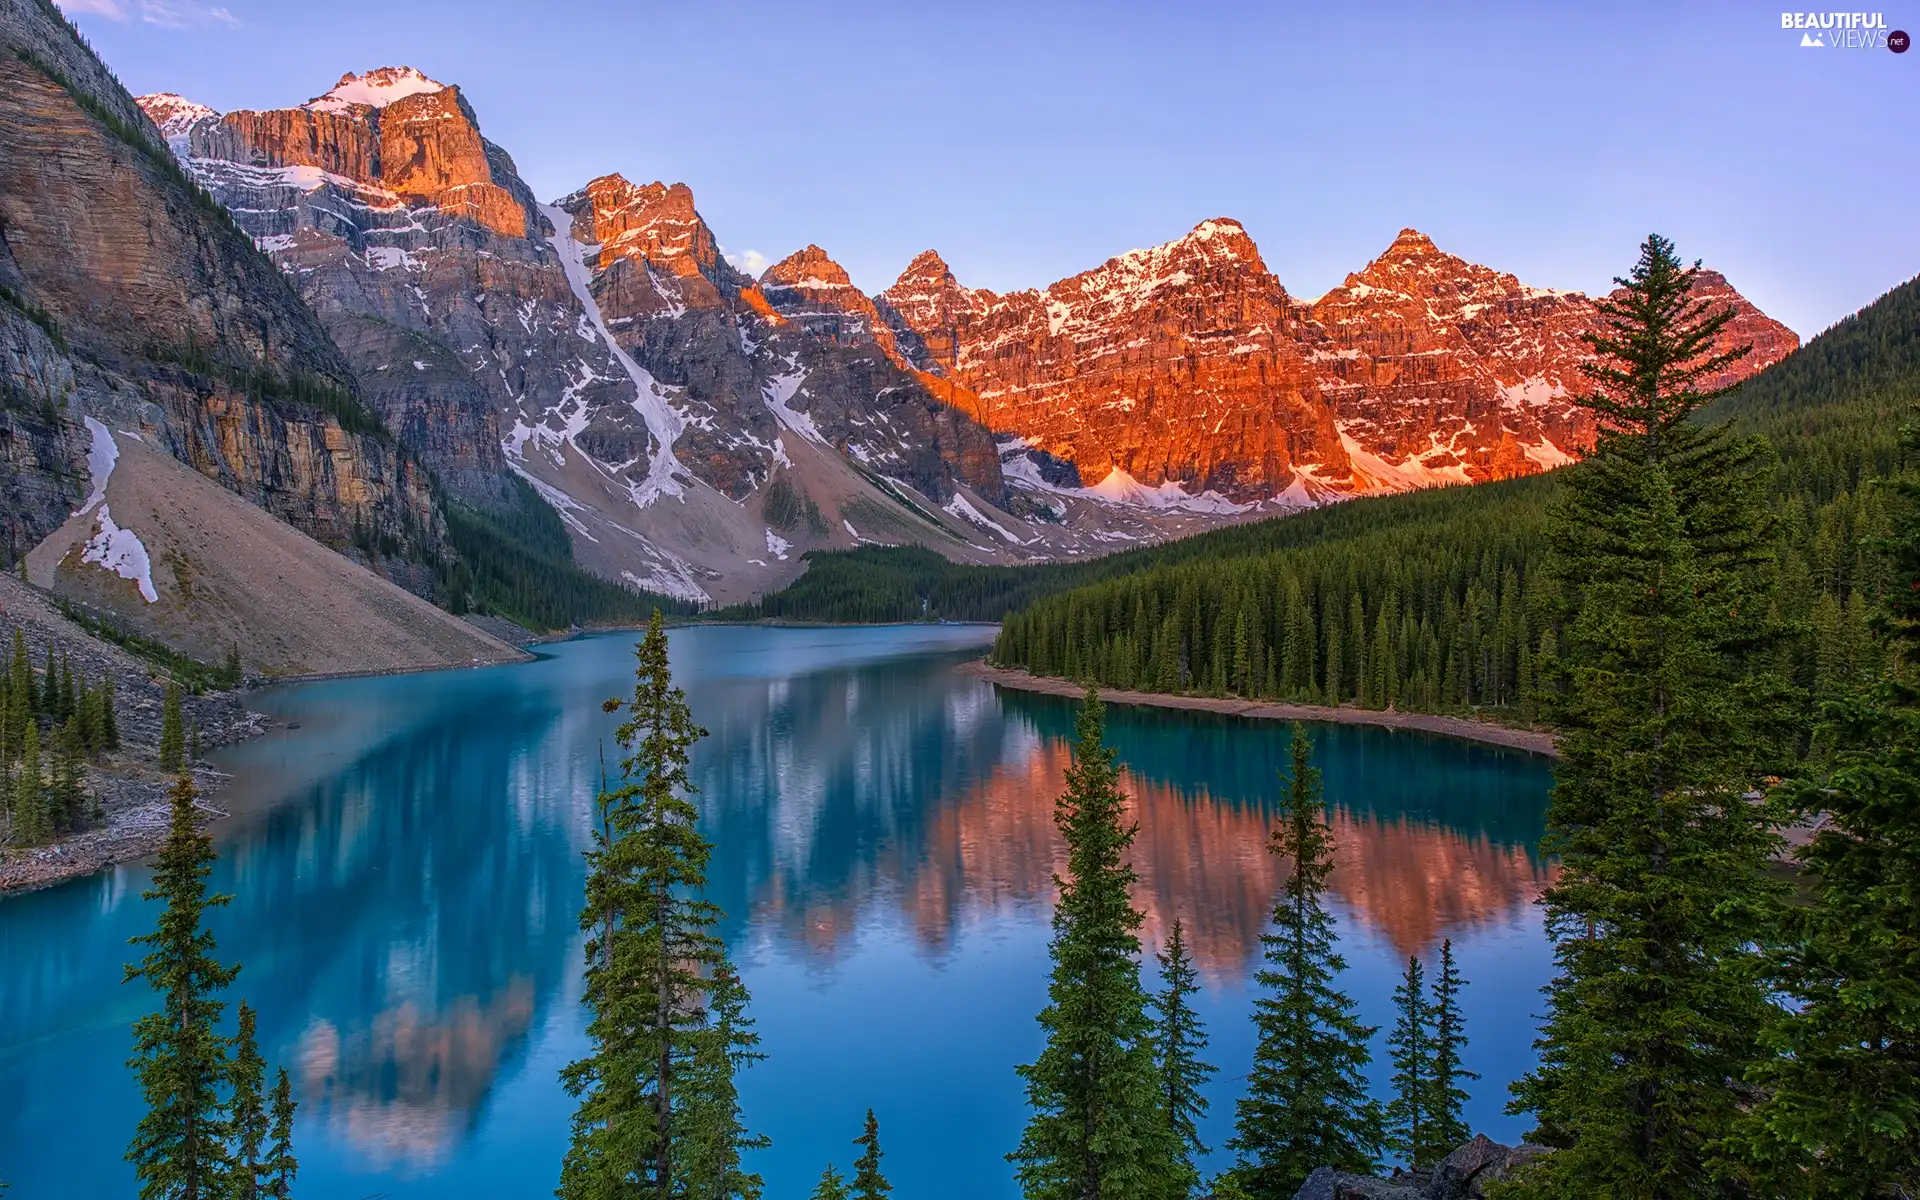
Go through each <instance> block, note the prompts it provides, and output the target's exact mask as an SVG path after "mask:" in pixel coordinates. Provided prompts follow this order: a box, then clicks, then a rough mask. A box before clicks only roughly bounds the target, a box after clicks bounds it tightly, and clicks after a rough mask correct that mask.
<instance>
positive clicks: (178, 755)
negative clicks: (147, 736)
mask: <svg viewBox="0 0 1920 1200" xmlns="http://www.w3.org/2000/svg"><path fill="white" fill-rule="evenodd" d="M186 752H187V736H186V729H185V727H184V726H183V725H182V724H181V720H180V681H179V680H178V679H169V680H167V695H166V699H165V700H164V701H163V702H162V703H161V707H160V769H161V770H162V771H178V770H179V769H180V768H181V767H182V766H183V765H184V764H185V760H186Z"/></svg>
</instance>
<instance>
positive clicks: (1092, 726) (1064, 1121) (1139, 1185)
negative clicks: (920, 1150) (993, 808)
mask: <svg viewBox="0 0 1920 1200" xmlns="http://www.w3.org/2000/svg"><path fill="white" fill-rule="evenodd" d="M1105 732H1106V730H1105V705H1103V704H1102V703H1101V701H1100V695H1099V692H1098V691H1097V690H1096V689H1095V688H1094V687H1093V685H1091V684H1089V685H1088V686H1087V691H1086V698H1085V699H1084V700H1083V701H1082V703H1081V706H1080V713H1079V717H1078V719H1077V721H1076V725H1075V734H1076V737H1075V742H1074V747H1073V763H1072V765H1071V766H1069V767H1068V768H1067V788H1066V791H1065V792H1064V793H1062V794H1061V796H1060V798H1059V799H1058V800H1057V801H1056V802H1055V804H1054V812H1053V819H1054V823H1055V824H1056V825H1057V826H1059V829H1060V833H1061V836H1062V839H1063V840H1064V841H1065V843H1066V850H1067V871H1066V874H1065V875H1064V876H1055V877H1054V886H1055V887H1056V888H1057V889H1058V890H1059V902H1058V904H1057V905H1056V906H1055V908H1054V912H1053V940H1052V942H1051V944H1050V946H1049V950H1050V953H1051V956H1052V959H1053V974H1052V980H1051V982H1050V983H1049V985H1048V988H1047V1006H1046V1008H1045V1009H1043V1010H1042V1011H1041V1013H1040V1017H1039V1021H1040V1027H1041V1028H1042V1029H1043V1030H1044V1031H1045V1033H1046V1046H1045V1048H1044V1049H1043V1050H1041V1052H1040V1057H1039V1058H1037V1059H1035V1060H1034V1061H1033V1062H1031V1063H1028V1064H1027V1065H1025V1066H1022V1067H1021V1068H1020V1077H1021V1079H1022V1080H1024V1081H1025V1082H1026V1085H1027V1105H1028V1107H1029V1108H1030V1109H1031V1110H1032V1112H1031V1115H1030V1116H1029V1117H1028V1118H1027V1127H1026V1131H1025V1133H1024V1134H1023V1135H1022V1137H1021V1139H1020V1146H1019V1148H1018V1149H1017V1150H1015V1151H1014V1152H1013V1153H1012V1154H1009V1155H1008V1156H1007V1158H1008V1160H1009V1161H1010V1162H1012V1163H1014V1164H1015V1166H1016V1172H1015V1173H1016V1175H1017V1176H1018V1178H1019V1180H1020V1187H1021V1190H1022V1192H1024V1193H1025V1195H1026V1196H1027V1197H1028V1198H1029V1200H1133V1198H1135V1197H1142V1198H1144V1197H1149V1196H1161V1195H1165V1194H1167V1193H1168V1192H1169V1191H1170V1190H1171V1189H1172V1188H1173V1187H1174V1186H1176V1185H1175V1183H1174V1177H1175V1175H1176V1170H1175V1167H1174V1163H1175V1161H1176V1158H1177V1154H1178V1148H1177V1146H1176V1144H1175V1142H1174V1139H1173V1137H1172V1136H1171V1133H1170V1131H1169V1130H1168V1129H1167V1126H1166V1123H1165V1120H1164V1119H1163V1117H1162V1115H1161V1112H1160V1095H1159V1087H1158V1083H1159V1079H1158V1072H1157V1071H1156V1070H1155V1067H1154V1059H1153V1054H1154V1044H1153V1022H1152V1020H1151V1018H1150V1016H1149V1014H1148V1011H1147V995H1146V991H1145V989H1144V988H1143V987H1142V986H1141V984H1140V964H1139V954H1140V938H1139V934H1138V932H1137V931H1138V930H1139V928H1140V922H1141V915H1140V911H1139V910H1138V909H1136V908H1135V907H1134V906H1133V899H1132V896H1131V894H1130V893H1131V888H1132V886H1133V883H1134V880H1135V878H1136V876H1135V874H1134V871H1133V868H1132V866H1131V865H1129V863H1128V862H1127V858H1126V855H1127V850H1128V848H1129V847H1131V846H1132V844H1133V837H1134V832H1135V826H1134V825H1132V824H1130V823H1127V821H1126V798H1125V797H1124V796H1123V795H1122V794H1121V792H1120V779H1119V767H1118V764H1117V763H1116V762H1115V754H1114V751H1113V749H1112V748H1111V747H1108V746H1106V745H1104V744H1103V739H1104V737H1105Z"/></svg>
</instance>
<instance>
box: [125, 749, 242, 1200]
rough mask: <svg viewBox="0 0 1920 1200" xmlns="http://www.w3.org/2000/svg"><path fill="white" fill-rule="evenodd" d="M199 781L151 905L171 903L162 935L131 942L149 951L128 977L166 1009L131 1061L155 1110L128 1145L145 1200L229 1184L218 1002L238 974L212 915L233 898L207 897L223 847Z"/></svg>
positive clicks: (181, 794)
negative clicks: (204, 809) (209, 922)
mask: <svg viewBox="0 0 1920 1200" xmlns="http://www.w3.org/2000/svg"><path fill="white" fill-rule="evenodd" d="M195 798H196V794H195V792H194V787H193V781H192V780H191V779H189V778H187V777H186V776H184V775H183V776H181V777H180V779H179V781H178V782H177V783H175V784H174V786H173V793H172V797H171V800H172V815H171V818H170V821H169V824H168V827H167V840H166V842H165V844H164V845H162V846H161V848H160V854H159V859H158V861H157V863H156V864H155V867H154V872H153V886H152V887H151V888H149V889H147V890H146V891H144V892H142V893H141V898H142V899H144V900H159V901H162V902H163V903H164V904H165V906H166V907H165V908H163V909H162V910H161V913H160V920H159V923H158V924H157V925H156V926H155V928H154V931H153V932H152V933H146V934H141V935H140V936H138V937H135V938H132V939H131V944H132V945H135V946H142V947H145V948H146V955H145V957H143V958H142V959H141V960H140V961H139V962H138V963H130V964H128V966H127V969H126V979H127V981H128V982H131V981H133V980H135V979H143V980H145V981H146V982H147V985H148V986H149V987H151V988H152V989H153V990H154V992H155V993H156V994H157V995H158V997H159V1000H160V1010H159V1011H158V1012H153V1013H148V1014H147V1015H146V1016H143V1017H141V1018H140V1019H139V1020H137V1021H135V1022H134V1023H133V1039H134V1053H133V1058H132V1059H130V1060H129V1061H128V1063H127V1065H128V1066H129V1067H131V1068H132V1069H133V1072H134V1074H135V1076H136V1077H137V1078H138V1079H139V1083H140V1093H141V1097H142V1099H143V1100H144V1101H145V1104H146V1112H145V1113H144V1114H143V1115H142V1116H141V1118H140V1122H139V1125H138V1127H137V1128H136V1129H135V1131H134V1136H133V1142H132V1144H131V1145H130V1146H128V1147H127V1160H128V1161H129V1162H131V1163H133V1168H134V1174H135V1176H136V1178H138V1179H139V1181H140V1200H217V1198H219V1197H221V1196H222V1194H223V1189H224V1188H225V1186H226V1183H227V1178H228V1167H229V1164H228V1156H227V1148H226V1136H227V1120H226V1113H225V1111H224V1108H223V1106H222V1104H221V1097H220V1092H221V1088H222V1085H223V1084H224V1083H225V1082H226V1080H227V1074H228V1068H227V1046H226V1039H225V1038H223V1037H221V1036H220V1034H219V1033H218V1032H217V1031H216V1026H217V1025H218V1024H219V1021H220V1014H221V1010H222V1009H224V1008H225V1007H226V1006H225V1004H224V1003H222V1002H221V1001H220V1000H218V999H215V997H216V996H217V995H218V994H219V993H220V992H221V991H222V990H223V989H225V988H226V987H227V985H228V984H230V983H232V982H233V978H234V976H235V975H236V974H238V972H239V968H238V967H229V966H226V965H224V964H222V963H221V962H220V961H219V960H218V959H216V958H214V942H213V934H212V933H211V932H209V931H208V930H207V928H206V926H205V916H206V912H207V910H208V909H210V908H218V907H220V906H222V905H224V904H226V903H227V902H228V901H229V900H231V899H232V897H231V896H225V895H213V896H210V895H208V894H207V876H208V875H209V874H211V873H212V869H213V859H214V853H213V839H212V838H210V837H208V836H207V835H206V834H205V833H203V832H201V831H200V829H199V828H198V827H197V826H196V824H195V822H194V803H193V802H194V800H195Z"/></svg>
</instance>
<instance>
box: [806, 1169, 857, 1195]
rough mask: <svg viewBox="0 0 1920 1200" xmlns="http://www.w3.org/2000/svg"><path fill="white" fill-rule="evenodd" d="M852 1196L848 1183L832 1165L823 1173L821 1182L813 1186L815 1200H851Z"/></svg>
mask: <svg viewBox="0 0 1920 1200" xmlns="http://www.w3.org/2000/svg"><path fill="white" fill-rule="evenodd" d="M852 1195H853V1193H852V1192H850V1191H848V1190H847V1181H846V1180H845V1179H843V1178H841V1176H840V1172H838V1171H836V1170H834V1169H833V1164H831V1163H829V1164H827V1169H826V1170H825V1171H823V1172H821V1175H820V1182H819V1183H816V1184H814V1185H813V1200H851V1197H852Z"/></svg>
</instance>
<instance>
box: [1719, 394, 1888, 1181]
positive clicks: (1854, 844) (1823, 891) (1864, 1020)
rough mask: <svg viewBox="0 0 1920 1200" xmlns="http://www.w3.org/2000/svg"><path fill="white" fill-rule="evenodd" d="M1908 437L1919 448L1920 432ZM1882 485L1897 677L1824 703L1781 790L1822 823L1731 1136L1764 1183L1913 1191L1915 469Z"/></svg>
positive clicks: (1806, 856) (1809, 852) (1806, 860)
mask: <svg viewBox="0 0 1920 1200" xmlns="http://www.w3.org/2000/svg"><path fill="white" fill-rule="evenodd" d="M1908 444H1909V445H1910V446H1911V447H1912V448H1913V449H1915V450H1920V428H1914V427H1910V428H1909V430H1908ZM1888 490H1889V491H1891V492H1892V493H1893V495H1894V497H1895V498H1896V500H1898V501H1899V502H1900V503H1898V504H1897V506H1896V511H1895V513H1894V514H1893V517H1894V519H1893V521H1892V523H1891V526H1890V527H1891V529H1892V530H1893V536H1892V537H1890V538H1888V539H1885V540H1884V541H1883V542H1882V543H1881V545H1880V549H1881V550H1882V551H1883V557H1884V560H1885V562H1886V565H1887V567H1888V568H1889V569H1890V573H1891V576H1892V578H1891V586H1890V587H1889V588H1888V589H1887V598H1886V601H1885V611H1884V613H1883V617H1882V622H1881V623H1882V626H1883V628H1884V629H1885V631H1886V632H1887V633H1888V634H1889V635H1890V641H1891V642H1892V643H1893V645H1894V647H1895V648H1896V650H1897V651H1898V652H1899V655H1900V667H1901V668H1903V669H1904V674H1902V672H1901V671H1900V670H1896V671H1894V672H1890V673H1889V674H1888V676H1887V677H1886V678H1885V679H1884V680H1883V681H1882V682H1880V683H1879V684H1878V685H1877V686H1876V687H1874V688H1873V689H1872V690H1870V691H1868V692H1866V693H1865V694H1862V695H1858V696H1854V697H1851V698H1847V699H1843V700H1838V701H1835V702H1833V703H1830V704H1828V705H1827V706H1826V709H1825V712H1824V720H1823V728H1822V731H1821V732H1822V740H1823V741H1824V742H1826V743H1827V744H1830V745H1832V746H1833V747H1834V751H1833V755H1832V759H1833V761H1832V764H1831V769H1830V770H1829V771H1827V772H1825V773H1824V774H1821V775H1815V776H1813V777H1810V778H1807V779H1804V780H1802V781H1799V782H1798V783H1797V784H1795V785H1794V786H1793V787H1792V788H1791V789H1790V790H1791V792H1792V802H1793V804H1794V806H1795V807H1796V808H1797V809H1798V810H1799V811H1800V812H1801V813H1802V814H1804V815H1806V816H1812V815H1813V814H1815V813H1821V812H1824V813H1825V814H1826V817H1827V821H1826V824H1825V826H1824V827H1823V828H1822V829H1821V830H1820V832H1819V833H1818V834H1817V835H1816V836H1815V837H1814V839H1813V842H1812V844H1811V845H1809V846H1807V847H1806V848H1805V849H1803V850H1801V851H1800V852H1799V855H1798V857H1799V859H1800V862H1801V864H1802V866H1803V867H1804V868H1805V871H1806V876H1805V877H1806V878H1807V880H1808V881H1809V883H1810V885H1811V887H1812V888H1813V900H1814V902H1813V903H1812V904H1811V905H1810V906H1808V907H1806V908H1803V909H1800V910H1798V913H1797V916H1798V920H1797V921H1795V922H1794V924H1793V925H1792V926H1791V927H1790V930H1789V934H1790V936H1788V937H1787V938H1786V939H1784V944H1783V946H1782V948H1781V951H1780V953H1779V962H1778V965H1777V968H1776V973H1777V975H1778V977H1779V980H1780V983H1781V986H1782V987H1783V989H1784V990H1786V991H1787V992H1788V993H1789V994H1790V995H1792V996H1793V998H1794V999H1795V1000H1796V1001H1797V1002H1798V1004H1797V1009H1798V1011H1797V1012H1796V1013H1795V1014H1794V1015H1793V1016H1791V1017H1789V1018H1788V1019H1787V1020H1786V1021H1785V1022H1784V1023H1783V1025H1782V1026H1781V1028H1780V1029H1779V1031H1778V1034H1777V1037H1776V1038H1775V1040H1774V1045H1773V1049H1774V1050H1775V1051H1776V1055H1775V1057H1774V1058H1772V1059H1771V1060H1769V1061H1768V1062H1767V1063H1765V1064H1763V1065H1762V1067H1761V1069H1760V1070H1759V1071H1758V1072H1757V1074H1756V1077H1755V1082H1757V1083H1758V1084H1759V1085H1760V1087H1761V1089H1762V1090H1763V1091H1764V1093H1765V1095H1766V1100H1765V1102H1764V1103H1763V1104H1761V1105H1760V1107H1759V1109H1758V1111H1757V1112H1755V1113H1754V1114H1753V1115H1752V1116H1751V1117H1750V1118H1749V1119H1748V1120H1747V1121H1746V1122H1745V1126H1744V1128H1743V1129H1742V1130H1741V1136H1740V1139H1739V1141H1740V1143H1741V1144H1742V1149H1743V1150H1744V1153H1745V1157H1746V1158H1747V1160H1748V1161H1749V1163H1750V1164H1751V1165H1752V1170H1753V1173H1754V1175H1755V1176H1756V1177H1757V1178H1756V1180H1755V1185H1754V1191H1755V1192H1757V1193H1762V1194H1770V1195H1797V1194H1804V1195H1809V1196H1817V1197H1823V1198H1824V1197H1843V1196H1844V1197H1852V1196H1914V1195H1920V917H1917V916H1916V905H1917V904H1920V901H1916V897H1920V688H1916V687H1915V686H1914V681H1915V679H1916V678H1920V670H1916V669H1917V668H1920V477H1916V476H1914V475H1912V474H1909V475H1907V476H1905V477H1904V478H1901V479H1899V480H1897V481H1895V482H1893V483H1892V484H1891V485H1890V487H1889V489H1888Z"/></svg>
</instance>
